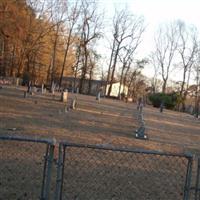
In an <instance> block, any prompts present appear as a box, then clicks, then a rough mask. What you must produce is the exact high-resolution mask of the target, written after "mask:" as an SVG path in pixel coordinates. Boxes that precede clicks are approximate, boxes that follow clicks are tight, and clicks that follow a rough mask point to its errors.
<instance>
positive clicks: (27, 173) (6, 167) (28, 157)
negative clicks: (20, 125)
mask: <svg viewBox="0 0 200 200" xmlns="http://www.w3.org/2000/svg"><path fill="white" fill-rule="evenodd" d="M52 145H53V141H52V140H48V139H36V138H35V139H34V138H32V139H30V138H24V137H16V136H0V200H37V199H46V197H48V191H47V190H48V189H49V188H48V187H50V186H49V184H48V183H50V182H51V181H50V176H49V175H50V174H47V171H48V170H49V169H50V168H49V167H51V166H50V165H49V164H48V162H49V159H50V158H49V152H50V148H51V146H52ZM51 152H52V150H51ZM51 154H52V153H51ZM52 158H53V157H52ZM46 168H48V169H46ZM48 173H49V172H48Z"/></svg>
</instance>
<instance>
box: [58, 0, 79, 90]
mask: <svg viewBox="0 0 200 200" xmlns="http://www.w3.org/2000/svg"><path fill="white" fill-rule="evenodd" d="M66 12H67V18H66V20H65V26H66V27H67V41H66V44H65V46H66V47H65V53H64V58H63V64H62V70H61V74H60V80H59V88H61V85H62V79H63V75H64V70H65V67H66V60H67V57H68V55H69V49H70V46H71V45H72V44H73V43H74V39H75V37H74V35H75V32H74V29H75V28H76V27H75V26H76V24H77V22H78V18H79V14H80V5H79V4H78V1H76V2H75V4H74V5H72V6H70V5H69V4H68V8H67V11H66Z"/></svg>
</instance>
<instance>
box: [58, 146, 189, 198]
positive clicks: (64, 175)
mask: <svg viewBox="0 0 200 200" xmlns="http://www.w3.org/2000/svg"><path fill="white" fill-rule="evenodd" d="M191 173H192V156H191V155H186V154H166V153H161V152H155V151H141V150H131V149H124V148H114V147H112V146H106V147H105V146H98V145H94V146H92V145H77V144H70V143H61V144H60V147H59V160H58V168H57V186H56V194H55V199H56V200H61V199H87V200H88V199H98V200H101V199H102V200H104V199H109V200H110V199H134V200H148V199H149V200H156V199H162V200H165V199H166V200H179V199H180V200H183V199H184V200H188V199H189V195H190V183H191Z"/></svg>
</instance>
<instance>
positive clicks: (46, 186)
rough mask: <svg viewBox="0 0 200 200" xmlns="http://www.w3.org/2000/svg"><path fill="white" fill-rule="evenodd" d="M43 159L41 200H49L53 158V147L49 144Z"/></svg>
mask: <svg viewBox="0 0 200 200" xmlns="http://www.w3.org/2000/svg"><path fill="white" fill-rule="evenodd" d="M48 146H49V147H48V148H47V154H46V158H45V170H44V174H43V178H44V180H43V185H42V197H41V200H49V193H50V186H51V171H52V164H53V158H54V145H52V144H49V145H48Z"/></svg>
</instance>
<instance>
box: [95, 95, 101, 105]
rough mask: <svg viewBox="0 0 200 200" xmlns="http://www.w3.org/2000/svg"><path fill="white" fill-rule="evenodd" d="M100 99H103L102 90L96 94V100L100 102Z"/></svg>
mask: <svg viewBox="0 0 200 200" xmlns="http://www.w3.org/2000/svg"><path fill="white" fill-rule="evenodd" d="M100 99H101V92H98V94H97V96H96V100H98V102H99V103H100Z"/></svg>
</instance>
